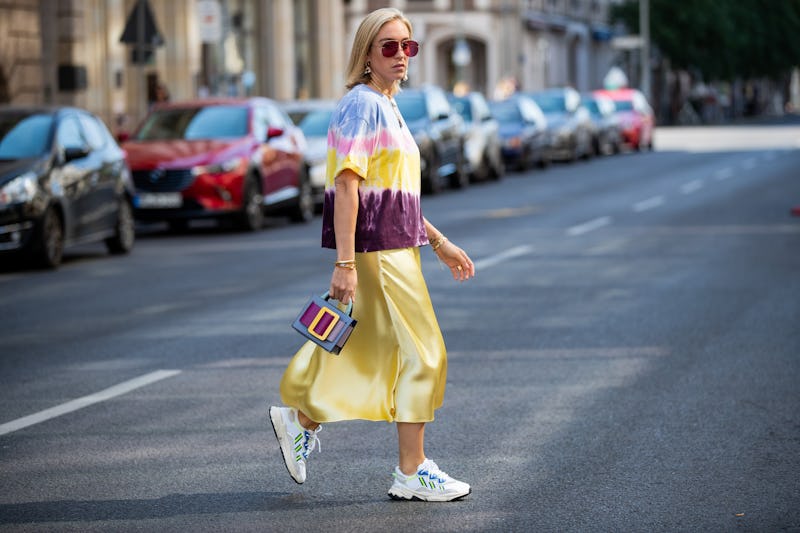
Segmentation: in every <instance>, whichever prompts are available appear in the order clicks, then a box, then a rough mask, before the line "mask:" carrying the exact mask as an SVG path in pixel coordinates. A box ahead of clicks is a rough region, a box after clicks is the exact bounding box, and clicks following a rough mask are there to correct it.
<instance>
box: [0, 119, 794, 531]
mask: <svg viewBox="0 0 800 533" xmlns="http://www.w3.org/2000/svg"><path fill="white" fill-rule="evenodd" d="M656 144H657V151H656V152H653V153H643V154H624V155H621V156H616V157H610V158H605V159H595V160H592V161H588V162H579V163H577V164H574V165H558V166H555V167H552V168H550V169H548V170H546V171H539V170H535V171H531V172H528V173H524V174H509V175H508V176H507V177H506V178H505V179H504V180H502V181H501V182H499V183H486V184H479V185H474V186H472V187H470V188H468V189H466V190H464V191H459V192H447V193H445V194H442V195H441V196H437V197H425V199H424V201H423V208H424V210H425V214H426V216H427V217H428V218H429V219H430V220H431V221H432V222H434V224H436V225H437V226H438V227H439V228H440V229H442V230H443V231H444V233H445V234H446V235H447V236H448V237H449V238H450V239H451V240H453V241H455V242H456V243H458V244H459V245H461V246H462V247H464V248H465V249H466V250H468V252H469V253H470V254H471V256H472V258H473V259H474V260H475V262H476V264H477V268H478V276H477V277H476V278H475V279H474V280H471V281H469V282H467V283H464V284H459V283H456V282H454V281H453V280H452V279H451V278H449V275H448V273H447V272H446V271H445V270H444V269H442V268H441V267H439V266H438V264H437V263H436V261H435V258H434V256H433V254H432V253H431V252H430V250H428V249H425V250H423V258H424V259H423V261H424V263H423V267H424V270H425V274H426V278H427V280H428V285H429V288H430V291H431V296H432V298H433V301H434V306H435V308H436V310H437V315H438V317H439V321H440V324H441V326H442V328H443V330H444V334H445V340H446V342H447V345H448V350H449V359H450V366H449V374H448V389H447V394H446V398H445V406H444V407H443V408H442V409H441V410H440V411H438V412H437V419H436V421H435V422H434V423H432V424H430V425H429V426H428V431H427V450H426V451H427V454H428V456H429V457H431V458H433V459H434V460H436V461H437V462H438V463H439V466H440V467H442V469H444V470H445V471H447V472H449V473H450V474H451V475H453V476H455V477H457V478H460V479H463V480H465V481H467V482H469V483H471V484H472V487H473V493H472V494H471V495H470V496H469V497H468V498H467V499H465V500H464V501H461V502H453V503H447V504H423V503H402V502H394V501H391V500H389V499H388V498H387V496H386V490H387V488H388V487H389V484H390V482H391V478H390V472H391V470H392V468H393V467H394V465H395V461H396V439H395V433H394V427H393V426H391V425H389V424H384V423H367V422H358V421H357V422H346V423H339V424H329V425H327V426H325V427H324V429H323V432H322V433H321V435H320V438H321V441H322V450H321V452H320V453H316V452H315V453H314V454H313V456H312V458H311V461H310V465H309V480H308V481H307V482H306V483H305V484H304V485H302V486H298V485H296V484H295V483H294V482H292V481H291V479H290V478H289V476H288V474H287V473H286V471H285V469H284V467H283V465H282V463H281V460H280V458H279V453H278V451H277V447H276V444H275V442H274V437H273V435H272V430H271V428H270V427H269V423H268V419H267V409H268V406H269V405H270V404H273V403H277V402H278V401H279V397H278V382H279V379H280V376H281V373H282V370H283V368H284V366H285V365H286V363H287V361H288V359H289V357H290V356H291V355H292V354H293V353H294V351H295V350H296V349H297V347H298V346H299V344H300V342H301V341H300V337H299V335H297V334H296V333H295V332H293V331H292V330H291V328H290V327H289V324H290V322H291V320H292V319H293V318H294V314H295V312H296V310H297V309H298V308H299V306H300V305H301V304H302V303H303V301H304V300H305V299H306V297H307V296H308V295H309V294H311V293H312V292H319V291H321V290H324V289H325V288H326V286H327V283H328V280H329V275H330V269H331V261H332V260H333V255H332V253H331V252H330V251H326V250H322V249H320V248H319V245H318V243H319V230H320V221H319V219H317V220H316V221H314V222H313V223H311V224H309V225H306V226H295V225H289V224H288V223H283V222H282V221H273V222H272V223H271V224H270V227H268V228H266V229H265V230H263V231H261V232H258V233H255V234H240V233H231V232H228V231H225V230H218V229H215V228H210V227H197V228H194V229H193V230H191V231H190V232H188V233H187V234H183V235H175V234H169V233H166V232H161V231H159V230H158V229H157V228H156V229H153V228H149V229H148V230H147V231H146V232H144V233H143V234H142V235H140V238H139V240H138V242H137V244H136V248H135V249H134V252H133V254H132V255H130V256H128V257H111V256H107V255H106V254H105V251H104V249H103V247H102V246H101V245H98V246H94V245H92V246H86V247H82V248H80V249H77V250H74V251H72V252H70V253H69V254H67V257H66V262H65V264H64V265H63V266H62V268H61V269H60V270H58V271H56V272H41V271H26V270H17V269H14V268H6V269H4V270H3V271H2V272H0V295H2V296H1V297H0V316H2V321H0V354H2V355H0V413H1V414H0V531H178V530H180V531H287V532H289V531H298V530H305V531H359V532H364V531H460V532H467V531H469V532H472V531H526V532H527V531H580V532H583V531H615V532H617V531H642V532H645V531H647V532H650V531H704V532H706V531H709V532H714V531H720V532H727V531H759V532H763V531H800V415H799V414H798V413H800V386H798V383H800V275H798V274H800V218H797V217H792V216H791V215H790V214H789V211H790V208H791V207H792V206H794V205H798V204H800V176H799V175H798V169H800V124H798V123H797V122H794V123H792V122H787V123H782V124H773V125H769V126H763V125H762V126H759V125H752V126H742V127H738V128H733V127H728V128H698V129H662V130H660V131H659V132H658V136H657V138H656Z"/></svg>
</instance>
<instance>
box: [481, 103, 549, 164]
mask: <svg viewBox="0 0 800 533" xmlns="http://www.w3.org/2000/svg"><path fill="white" fill-rule="evenodd" d="M490 107H491V110H492V115H493V116H494V117H495V118H496V119H497V122H499V123H500V142H501V146H502V153H503V160H504V161H505V163H506V165H508V166H510V167H513V168H515V169H517V170H526V169H528V168H529V167H531V166H532V165H534V164H536V165H538V166H540V167H541V168H544V167H546V166H547V165H549V164H550V159H549V157H550V155H549V151H548V147H549V142H550V141H549V137H548V133H547V120H546V119H545V116H544V113H542V110H541V109H539V106H538V105H536V102H534V101H533V100H531V99H530V98H528V97H527V96H523V95H512V96H510V97H509V98H507V99H505V100H495V101H493V102H491V103H490Z"/></svg>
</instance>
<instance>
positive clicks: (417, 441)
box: [397, 422, 425, 476]
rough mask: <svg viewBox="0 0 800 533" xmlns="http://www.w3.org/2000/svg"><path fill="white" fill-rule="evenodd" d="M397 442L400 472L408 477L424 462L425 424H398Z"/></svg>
mask: <svg viewBox="0 0 800 533" xmlns="http://www.w3.org/2000/svg"><path fill="white" fill-rule="evenodd" d="M397 442H398V445H399V448H400V464H399V466H400V470H401V471H402V472H403V473H404V474H406V475H409V476H410V475H412V474H414V473H416V471H417V467H418V466H419V465H421V464H422V463H423V462H424V461H425V424H424V423H422V422H421V423H409V422H398V423H397Z"/></svg>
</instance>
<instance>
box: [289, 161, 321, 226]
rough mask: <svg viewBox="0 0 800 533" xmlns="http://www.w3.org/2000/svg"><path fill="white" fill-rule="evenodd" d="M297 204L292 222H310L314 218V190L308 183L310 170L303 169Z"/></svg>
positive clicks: (292, 213) (293, 210)
mask: <svg viewBox="0 0 800 533" xmlns="http://www.w3.org/2000/svg"><path fill="white" fill-rule="evenodd" d="M298 189H299V190H298V191H297V202H296V203H295V206H294V208H293V209H292V212H291V215H290V216H291V219H292V222H301V223H305V222H310V221H311V220H312V219H313V218H314V209H315V207H316V206H315V202H314V190H313V188H312V187H311V183H310V182H309V181H308V169H307V168H306V167H303V170H302V172H301V174H300V183H299V184H298Z"/></svg>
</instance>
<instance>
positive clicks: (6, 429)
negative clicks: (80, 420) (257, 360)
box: [0, 370, 181, 435]
mask: <svg viewBox="0 0 800 533" xmlns="http://www.w3.org/2000/svg"><path fill="white" fill-rule="evenodd" d="M180 373H181V371H180V370H156V371H155V372H151V373H149V374H145V375H143V376H139V377H138V378H133V379H130V380H128V381H124V382H122V383H119V384H118V385H114V386H113V387H109V388H107V389H105V390H101V391H100V392H96V393H94V394H90V395H89V396H83V397H82V398H77V399H75V400H72V401H69V402H67V403H62V404H61V405H56V406H55V407H51V408H50V409H45V410H44V411H39V412H38V413H34V414H32V415H28V416H24V417H22V418H17V419H16V420H12V421H11V422H6V423H5V424H0V435H5V434H7V433H12V432H14V431H17V430H20V429H23V428H26V427H28V426H33V425H34V424H39V423H41V422H45V421H47V420H50V419H51V418H56V417H57V416H61V415H65V414H67V413H71V412H73V411H77V410H78V409H83V408H84V407H88V406H90V405H94V404H96V403H100V402H104V401H106V400H110V399H111V398H114V397H115V396H121V395H122V394H126V393H128V392H130V391H132V390H135V389H138V388H140V387H144V386H145V385H150V384H151V383H155V382H156V381H161V380H162V379H166V378H171V377H172V376H175V375H177V374H180Z"/></svg>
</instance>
